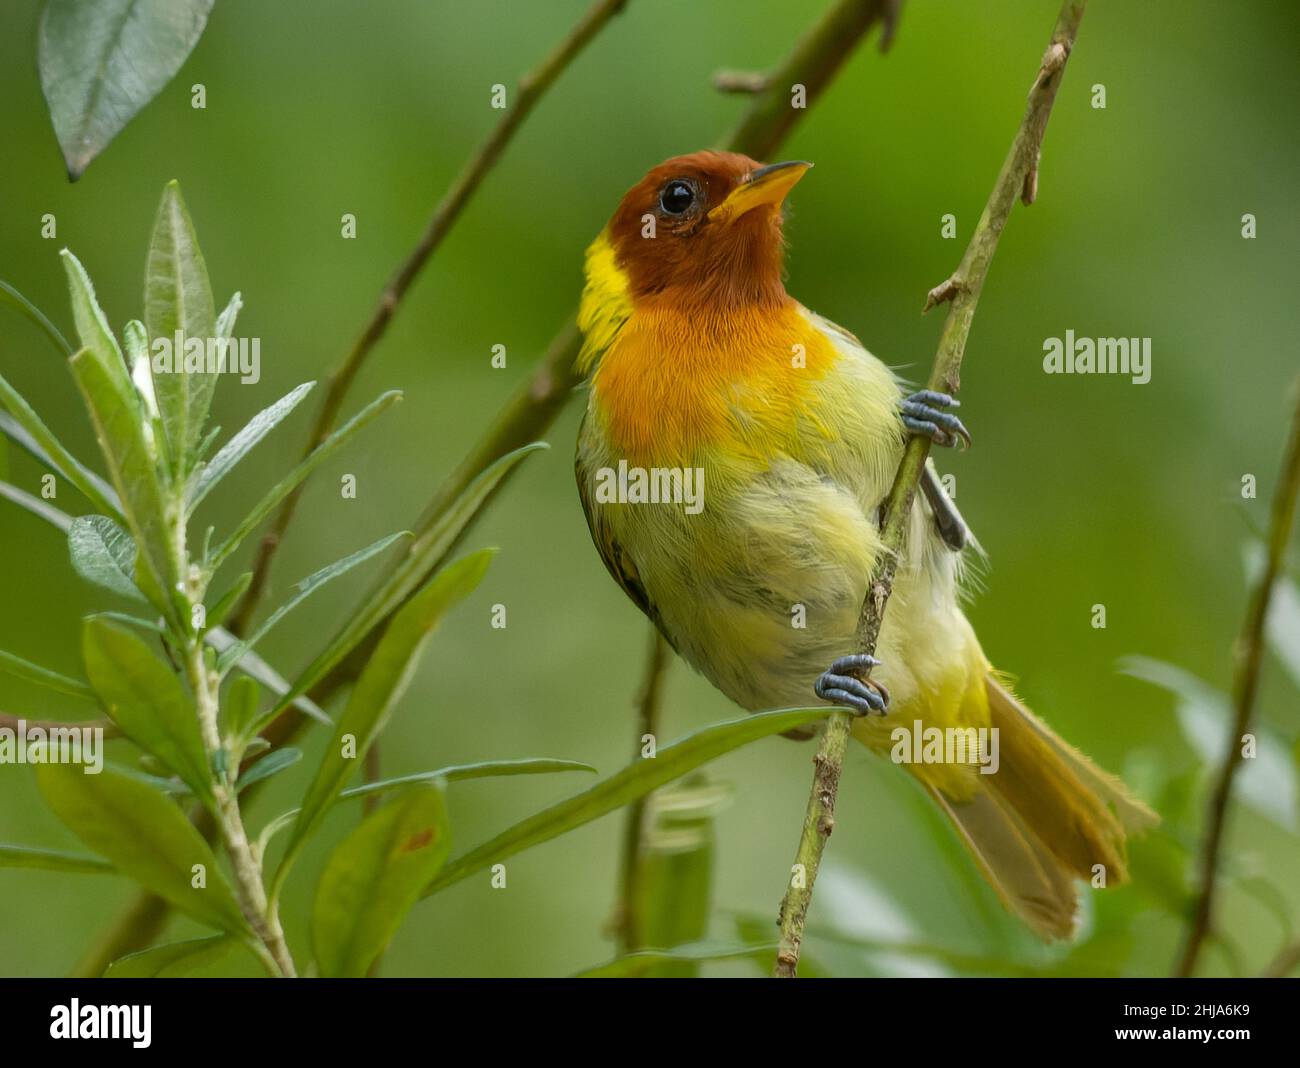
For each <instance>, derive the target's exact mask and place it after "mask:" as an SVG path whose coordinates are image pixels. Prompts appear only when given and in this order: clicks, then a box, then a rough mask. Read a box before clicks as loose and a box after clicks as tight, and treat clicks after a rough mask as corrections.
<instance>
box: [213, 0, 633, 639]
mask: <svg viewBox="0 0 1300 1068" xmlns="http://www.w3.org/2000/svg"><path fill="white" fill-rule="evenodd" d="M626 4H627V0H597V2H596V3H595V4H594V5H593V6H592V7H591V9H590V10H588V11H587V13H586V14H585V15H584V16H583V17H582V19H581V20H580V21H579V22H578V24H577V25H576V26H575V27H574V28H573V30H572V31H571V32H570V33H569V36H568V37H566V38H565V39H564V41H562V42H561V43H560V45H559V46H558V47H557V48H556V49H555V51H553V52H552V53H551V54H550V55H549V56H547V58H546V59H544V60H543V61H542V62H541V63H540V64H539V65H538V66H537V67H534V68H533V69H532V70H531V71H529V72H528V73H527V74H525V75H524V76H523V77H522V78H520V79H519V84H518V85H517V86H516V88H515V92H514V105H513V106H512V107H510V108H508V109H507V110H506V112H505V114H504V115H502V116H501V121H500V122H499V123H498V124H497V125H496V127H495V129H493V131H492V132H491V133H490V134H489V135H488V138H487V140H486V141H484V142H483V144H482V145H481V146H480V147H479V149H478V151H477V152H475V154H474V155H473V156H471V157H470V159H469V161H468V162H467V163H466V164H465V166H464V168H463V169H462V170H461V172H460V174H459V175H458V176H457V178H456V180H455V181H454V182H453V183H452V185H451V188H450V189H449V190H447V192H446V194H445V195H444V196H443V198H442V200H441V201H439V203H438V206H437V207H436V208H435V209H434V212H433V215H432V217H431V218H430V219H429V222H428V225H427V226H426V227H425V229H424V233H423V234H421V235H420V240H419V242H418V243H417V244H416V246H415V247H414V248H413V249H412V250H411V251H410V253H409V254H408V255H407V257H406V259H405V260H404V261H402V263H401V264H400V265H399V266H398V268H397V270H396V271H395V272H394V273H393V275H392V277H391V278H390V279H389V280H388V284H387V285H386V286H384V289H383V292H381V293H380V294H379V301H378V303H377V304H376V305H375V309H374V311H373V312H372V313H371V315H370V320H369V322H367V323H366V325H365V327H364V328H363V329H362V331H361V333H360V334H359V335H358V336H357V339H356V341H355V342H353V344H352V348H351V349H350V350H349V351H348V354H347V355H346V356H345V357H344V358H343V360H342V361H341V362H340V363H339V364H338V366H337V367H335V368H334V370H333V371H332V372H331V374H330V377H329V384H328V386H327V387H326V391H325V397H324V400H322V401H321V406H320V408H319V410H318V411H317V413H316V419H315V422H314V423H313V424H312V428H311V434H310V435H309V437H308V440H307V447H306V449H305V450H304V451H303V455H304V456H306V455H308V454H309V453H310V452H311V451H312V450H313V449H314V448H316V447H317V446H318V445H319V444H320V443H321V442H322V441H324V440H325V439H326V438H327V437H329V435H330V432H331V431H332V430H333V429H334V424H335V423H337V422H338V417H339V412H340V410H341V409H342V407H343V402H344V399H345V398H346V397H347V393H348V390H349V389H350V388H351V387H352V383H353V382H354V381H355V380H356V377H357V374H358V372H360V370H361V367H362V365H363V364H364V363H365V362H366V359H367V357H368V356H369V355H370V353H371V350H373V349H374V347H375V346H376V345H377V344H378V343H379V340H380V339H381V338H382V337H383V336H384V334H385V332H387V330H388V324H389V323H390V322H392V320H393V316H394V315H396V314H397V309H398V307H399V306H400V305H401V303H402V299H403V298H404V297H405V296H406V293H407V291H408V290H409V289H410V288H411V284H412V283H413V282H414V281H415V279H416V278H417V277H418V276H419V274H420V272H421V271H422V270H423V269H424V267H425V264H427V263H428V262H429V259H430V258H431V257H432V256H433V254H434V252H435V251H436V250H437V248H438V246H439V245H441V244H442V241H443V238H445V237H446V236H447V234H448V233H449V232H450V231H451V228H452V226H453V225H454V224H455V222H456V220H457V219H458V218H459V217H460V214H461V212H462V211H464V209H465V205H466V204H468V203H469V201H470V198H471V197H472V196H473V195H474V193H475V191H476V190H477V189H478V187H479V186H480V185H482V183H483V179H484V178H486V177H487V175H488V173H489V172H490V171H491V170H492V168H493V166H495V165H496V162H497V160H498V159H500V157H501V153H502V152H504V151H505V148H506V146H507V145H508V144H509V143H510V141H511V139H512V138H513V137H514V135H515V132H516V131H517V130H518V129H519V127H520V126H521V125H523V122H524V120H525V119H526V118H527V117H528V115H529V113H530V112H531V111H532V110H533V108H534V107H536V106H537V102H538V101H539V100H540V99H541V98H542V97H543V96H544V95H545V94H546V91H547V90H548V89H550V87H551V86H552V85H553V84H554V83H555V81H556V80H557V79H558V78H559V76H560V75H561V74H562V73H563V72H564V71H565V69H566V68H567V67H568V66H569V64H570V63H572V62H573V61H574V59H576V58H577V56H578V54H579V53H580V52H581V51H582V50H583V48H585V47H586V46H587V44H588V43H589V42H590V41H591V39H592V38H593V37H595V36H596V34H597V33H599V32H600V30H601V29H602V28H603V27H604V26H605V24H606V23H607V22H609V20H610V19H612V18H613V17H614V16H615V15H617V14H618V13H619V12H620V11H622V10H623V8H624V6H626ZM304 488H305V487H304V486H301V485H300V486H298V487H297V488H295V489H294V491H293V492H292V493H290V494H289V496H288V497H286V498H285V500H284V503H283V504H282V505H281V506H280V510H279V512H278V513H277V514H276V517H275V521H274V522H273V523H272V525H271V529H270V531H268V532H267V534H266V535H265V536H264V537H263V538H262V542H261V545H260V546H259V548H258V554H257V559H256V562H255V563H254V565H253V579H252V582H251V583H249V586H248V589H247V590H246V591H245V592H244V596H243V597H242V598H241V599H240V602H239V604H238V605H237V606H236V608H235V610H234V612H233V613H232V615H231V617H230V622H229V624H228V629H229V630H230V631H232V632H233V633H234V634H236V635H242V634H243V632H244V631H245V630H246V629H247V627H248V624H249V621H250V620H251V618H252V615H253V613H254V611H256V609H257V605H258V602H259V601H260V600H261V598H262V594H263V592H264V591H265V589H266V582H267V578H268V577H269V575H270V571H271V562H272V560H273V559H274V558H275V553H276V550H277V549H278V548H279V547H280V543H281V542H282V541H283V540H284V535H285V531H287V530H288V528H289V524H290V523H291V522H292V521H293V516H294V512H295V511H296V510H297V508H298V501H299V500H300V499H301V497H302V492H303V489H304Z"/></svg>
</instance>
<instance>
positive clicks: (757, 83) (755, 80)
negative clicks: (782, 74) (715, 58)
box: [710, 70, 771, 93]
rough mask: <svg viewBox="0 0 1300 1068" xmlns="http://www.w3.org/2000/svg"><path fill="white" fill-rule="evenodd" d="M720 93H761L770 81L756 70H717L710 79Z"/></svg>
mask: <svg viewBox="0 0 1300 1068" xmlns="http://www.w3.org/2000/svg"><path fill="white" fill-rule="evenodd" d="M710 81H712V82H713V88H714V89H716V90H717V91H718V92H720V93H761V92H762V91H763V90H764V89H766V88H767V87H768V86H769V85H770V84H771V82H770V81H769V79H768V77H767V75H766V74H764V73H763V72H762V71H757V70H717V71H714V72H713V77H712V78H711V79H710Z"/></svg>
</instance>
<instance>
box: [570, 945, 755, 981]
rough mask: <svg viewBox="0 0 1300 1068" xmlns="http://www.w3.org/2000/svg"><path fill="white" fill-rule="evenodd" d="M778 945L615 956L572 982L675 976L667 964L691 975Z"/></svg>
mask: <svg viewBox="0 0 1300 1068" xmlns="http://www.w3.org/2000/svg"><path fill="white" fill-rule="evenodd" d="M777 948H778V947H777V943H775V942H771V943H767V944H763V945H736V944H731V943H727V942H693V943H687V944H685V945H680V946H674V947H673V948H671V949H642V950H638V951H637V952H635V953H628V954H626V955H625V956H622V957H616V958H615V959H614V960H612V961H609V962H608V963H607V964H599V965H597V966H596V967H594V968H587V969H586V970H585V971H581V972H578V974H577V975H575V976H574V978H575V979H638V978H648V977H652V976H656V975H663V974H676V972H677V969H673V968H668V967H665V966H666V965H674V964H676V965H686V966H687V967H686V969H684V970H686V971H689V972H690V973H692V974H693V973H694V972H695V971H696V970H698V966H699V965H700V964H701V963H703V962H705V961H717V960H743V959H745V958H747V957H769V956H773V955H774V954H775V953H776V950H777Z"/></svg>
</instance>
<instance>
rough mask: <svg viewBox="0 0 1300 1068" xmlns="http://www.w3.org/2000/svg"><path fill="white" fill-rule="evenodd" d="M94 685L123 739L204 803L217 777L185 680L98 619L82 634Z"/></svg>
mask: <svg viewBox="0 0 1300 1068" xmlns="http://www.w3.org/2000/svg"><path fill="white" fill-rule="evenodd" d="M82 654H83V656H84V657H85V661H86V675H87V677H88V678H89V679H90V685H91V686H92V687H93V688H94V690H95V692H96V693H97V694H99V699H100V701H101V702H102V703H103V705H104V708H105V709H106V710H107V711H108V715H109V718H111V719H112V720H113V722H114V723H116V724H117V725H118V726H119V727H121V728H122V733H123V734H125V735H126V736H127V737H128V738H130V739H131V740H132V741H133V742H135V743H136V745H138V746H140V748H141V749H143V750H145V752H148V753H152V754H153V755H154V756H156V757H157V758H158V759H159V760H161V761H162V762H163V763H164V764H165V765H167V767H168V768H170V769H171V770H172V771H174V772H176V774H177V775H179V776H180V777H181V779H182V780H183V781H184V782H185V783H186V785H188V786H189V787H190V789H191V790H193V791H194V793H195V795H196V796H198V797H200V798H203V799H204V800H207V801H209V802H210V801H211V800H212V774H211V772H210V770H209V768H208V759H207V751H206V750H205V749H204V746H203V739H202V737H201V736H200V734H199V725H198V719H197V717H196V715H195V712H194V706H193V703H192V702H191V701H190V698H189V695H188V694H186V692H185V690H184V689H183V688H182V687H181V683H180V679H178V678H177V677H176V675H175V674H173V673H172V672H171V671H170V670H169V669H168V668H167V666H166V665H165V664H163V662H162V661H161V660H159V659H158V658H157V657H156V656H154V654H153V653H152V652H151V651H150V649H149V646H147V645H146V644H145V643H144V641H143V640H142V639H141V638H139V637H138V636H137V635H135V634H133V633H132V632H131V631H129V630H126V629H125V628H123V627H121V626H118V625H117V624H116V623H111V622H109V621H108V620H105V619H102V618H99V617H95V616H92V617H91V618H89V619H87V620H86V622H85V625H84V627H83V630H82Z"/></svg>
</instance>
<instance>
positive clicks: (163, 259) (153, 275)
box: [144, 181, 220, 477]
mask: <svg viewBox="0 0 1300 1068" xmlns="http://www.w3.org/2000/svg"><path fill="white" fill-rule="evenodd" d="M144 325H145V328H146V329H147V330H148V331H149V338H150V340H151V341H154V342H156V341H158V340H159V339H160V338H165V339H166V340H167V342H168V343H169V344H170V345H172V366H171V368H170V369H169V370H167V371H165V372H163V373H161V374H160V373H157V369H156V368H155V373H154V376H153V387H154V393H155V395H156V396H157V398H158V411H159V414H160V415H161V417H162V423H163V428H164V429H165V430H166V433H167V441H168V442H169V443H170V445H171V455H172V456H173V458H174V462H175V464H176V470H177V473H178V474H179V475H181V476H182V477H183V476H184V475H185V474H186V473H187V472H188V471H189V469H190V464H191V461H192V459H193V456H194V452H195V450H196V449H197V447H198V444H199V436H200V435H201V434H202V432H203V424H204V422H205V421H206V420H207V417H208V406H209V405H210V404H211V402H212V391H213V390H214V389H215V388H216V384H217V378H218V376H219V374H220V372H219V371H217V370H209V369H206V367H205V369H204V370H201V371H189V370H187V369H186V366H187V364H188V363H189V360H188V357H187V354H186V352H185V349H186V348H187V347H188V344H189V343H191V342H195V341H196V340H197V341H198V342H200V343H202V345H203V346H204V354H205V358H206V355H207V354H208V352H210V351H211V349H210V347H209V343H210V342H214V341H216V340H217V328H216V311H215V309H214V307H213V303H212V286H211V285H210V284H209V282H208V269H207V267H206V266H205V265H204V262H203V253H202V252H200V251H199V239H198V237H197V236H196V235H195V233H194V224H193V223H192V222H191V221H190V215H189V212H188V211H187V210H186V208H185V201H184V200H182V199H181V191H180V186H179V185H177V183H176V182H174V181H172V182H168V183H167V187H166V188H165V189H164V190H163V197H162V203H161V204H160V205H159V207H158V217H157V219H156V220H155V222H154V228H153V237H152V238H151V239H150V241H149V258H148V262H147V264H146V267H145V279H144ZM178 334H179V335H180V339H181V340H182V342H183V344H181V345H177V344H176V343H175V342H176V339H177V335H178Z"/></svg>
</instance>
